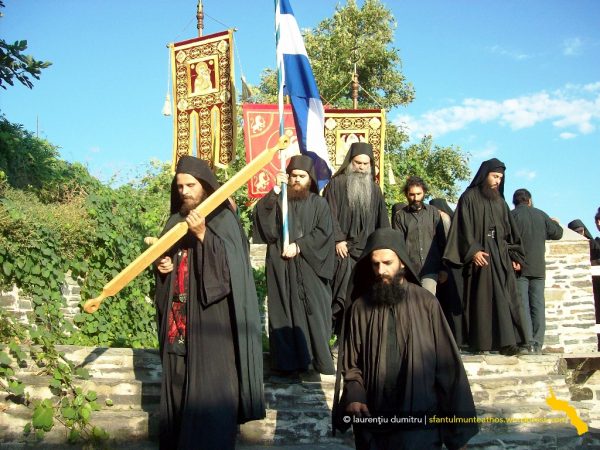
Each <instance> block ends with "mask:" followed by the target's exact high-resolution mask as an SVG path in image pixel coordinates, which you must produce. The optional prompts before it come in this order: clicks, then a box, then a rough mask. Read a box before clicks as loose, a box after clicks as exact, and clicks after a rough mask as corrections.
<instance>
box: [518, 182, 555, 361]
mask: <svg viewBox="0 0 600 450" xmlns="http://www.w3.org/2000/svg"><path fill="white" fill-rule="evenodd" d="M513 205H515V209H513V210H512V211H511V215H512V217H513V219H514V221H515V224H516V225H517V228H518V230H519V234H520V235H521V242H522V244H523V249H524V250H525V262H524V263H523V264H522V265H521V274H520V276H519V277H518V278H517V285H518V286H519V291H520V293H521V301H522V302H523V308H524V310H525V335H526V340H527V343H528V345H529V346H530V348H529V351H530V352H531V353H534V354H541V353H542V346H543V344H544V333H545V332H546V301H545V299H544V285H545V281H546V259H545V252H546V241H547V240H556V239H560V238H561V237H562V235H563V229H562V227H561V226H560V225H559V224H558V222H557V221H554V220H552V219H551V218H550V217H549V216H548V214H546V213H545V212H544V211H542V210H540V209H537V208H534V207H533V203H532V201H531V193H530V192H529V191H528V190H527V189H517V190H516V191H515V193H514V194H513Z"/></svg>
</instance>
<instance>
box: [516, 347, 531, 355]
mask: <svg viewBox="0 0 600 450" xmlns="http://www.w3.org/2000/svg"><path fill="white" fill-rule="evenodd" d="M532 354H533V345H522V346H520V347H518V350H517V355H532Z"/></svg>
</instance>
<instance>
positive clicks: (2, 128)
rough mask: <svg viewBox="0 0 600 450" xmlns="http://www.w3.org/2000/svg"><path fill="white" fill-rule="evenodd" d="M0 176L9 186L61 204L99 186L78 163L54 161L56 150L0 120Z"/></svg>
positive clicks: (20, 127)
mask: <svg viewBox="0 0 600 450" xmlns="http://www.w3.org/2000/svg"><path fill="white" fill-rule="evenodd" d="M0 173H4V176H3V178H5V179H6V182H7V183H8V185H9V186H12V187H13V188H16V189H22V190H26V189H28V190H32V191H34V192H35V193H36V195H37V196H38V197H39V198H40V199H41V200H45V201H55V202H61V201H63V200H65V199H70V198H72V197H73V196H74V195H76V194H78V193H81V192H87V191H89V190H90V189H92V188H93V187H98V186H99V185H100V183H99V182H98V180H96V179H95V178H93V177H92V176H91V175H90V174H89V173H88V171H87V169H86V168H85V167H83V166H82V165H81V164H79V163H74V164H71V163H68V162H66V161H64V160H61V159H60V158H59V157H58V147H57V146H55V145H53V144H51V143H50V142H48V141H47V140H45V139H39V138H36V137H35V136H34V135H33V134H32V133H31V132H29V131H27V130H25V129H24V128H23V126H22V125H19V124H14V123H11V122H9V121H8V120H6V118H5V117H2V116H0Z"/></svg>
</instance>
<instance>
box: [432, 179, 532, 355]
mask: <svg viewBox="0 0 600 450" xmlns="http://www.w3.org/2000/svg"><path fill="white" fill-rule="evenodd" d="M480 250H483V251H484V252H486V253H488V254H489V255H490V256H489V258H488V262H489V265H488V266H485V267H477V266H475V265H474V264H473V263H472V259H473V256H474V255H475V253H477V252H478V251H480ZM444 260H445V261H447V262H448V263H449V264H451V265H453V266H454V267H462V280H460V279H459V280H457V282H461V281H462V287H463V303H464V314H465V326H466V336H467V341H468V343H469V345H470V347H471V348H472V349H473V350H478V351H487V350H498V349H500V348H502V347H505V346H514V345H518V344H522V343H524V340H525V335H524V330H523V326H522V324H523V323H524V320H525V319H524V311H523V307H522V305H521V301H520V297H519V293H518V290H517V284H516V276H515V272H514V270H513V267H512V261H516V262H519V263H521V264H522V263H523V261H524V253H523V249H522V246H521V239H520V236H519V234H518V231H517V228H516V225H515V223H514V220H513V218H512V216H511V214H510V211H509V209H508V205H507V204H506V202H505V201H504V199H503V198H502V197H500V198H499V199H498V200H496V201H491V200H489V199H487V198H486V197H484V196H483V194H482V193H481V191H480V188H479V187H478V186H475V187H470V188H468V189H467V190H466V191H465V192H464V193H463V194H462V196H461V197H460V199H459V201H458V205H457V207H456V211H455V213H454V217H453V219H452V225H451V227H450V231H449V233H448V241H447V244H446V251H445V253H444Z"/></svg>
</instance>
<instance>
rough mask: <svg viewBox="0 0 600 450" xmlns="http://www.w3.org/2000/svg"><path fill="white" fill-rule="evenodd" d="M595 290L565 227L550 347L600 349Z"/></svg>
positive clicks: (67, 287)
mask: <svg viewBox="0 0 600 450" xmlns="http://www.w3.org/2000/svg"><path fill="white" fill-rule="evenodd" d="M265 252H266V245H262V244H253V245H252V246H251V250H250V259H251V263H252V266H253V267H255V268H259V267H262V266H264V259H265ZM61 290H62V294H63V297H64V298H65V306H64V308H63V313H64V314H65V317H66V318H72V317H73V316H74V315H75V314H77V313H78V312H79V306H78V304H79V302H80V287H79V285H78V283H77V281H76V280H73V279H72V278H71V277H70V276H69V275H67V277H66V280H65V283H64V284H63V286H62V289H61ZM0 307H1V308H3V309H4V310H7V311H11V312H13V313H15V314H16V315H17V317H19V320H22V321H27V313H30V312H31V311H32V304H31V300H29V299H27V298H26V297H25V296H23V295H22V292H21V291H20V290H19V289H17V288H16V287H13V289H12V290H11V291H8V292H0ZM595 322H596V319H595V308H594V296H593V291H592V278H591V266H590V258H589V244H588V241H587V240H585V239H584V238H583V237H582V236H580V235H578V234H577V233H575V232H573V231H571V230H569V229H568V228H565V230H564V235H563V238H562V239H561V240H559V241H548V242H547V243H546V336H545V350H546V351H551V352H556V353H570V354H573V353H592V352H597V349H598V338H597V334H596V333H597V327H596V323H595Z"/></svg>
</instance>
